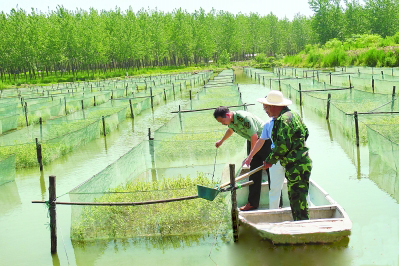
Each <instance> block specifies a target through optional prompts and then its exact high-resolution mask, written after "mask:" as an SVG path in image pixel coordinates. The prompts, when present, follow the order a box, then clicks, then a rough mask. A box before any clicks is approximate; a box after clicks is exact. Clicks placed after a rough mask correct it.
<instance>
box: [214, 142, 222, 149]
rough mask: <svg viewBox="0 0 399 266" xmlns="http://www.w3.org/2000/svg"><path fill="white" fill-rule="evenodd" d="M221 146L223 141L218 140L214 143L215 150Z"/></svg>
mask: <svg viewBox="0 0 399 266" xmlns="http://www.w3.org/2000/svg"><path fill="white" fill-rule="evenodd" d="M222 144H223V141H221V140H219V141H216V145H215V146H216V148H219V147H220V146H222Z"/></svg>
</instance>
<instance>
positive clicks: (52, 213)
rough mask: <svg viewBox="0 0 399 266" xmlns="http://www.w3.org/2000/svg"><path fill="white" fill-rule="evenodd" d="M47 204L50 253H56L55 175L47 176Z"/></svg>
mask: <svg viewBox="0 0 399 266" xmlns="http://www.w3.org/2000/svg"><path fill="white" fill-rule="evenodd" d="M49 184H50V185H49V189H48V190H49V204H50V208H49V211H50V237H51V254H54V253H57V211H56V200H57V193H56V182H55V176H50V177H49Z"/></svg>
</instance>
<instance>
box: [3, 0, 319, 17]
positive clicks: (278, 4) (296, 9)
mask: <svg viewBox="0 0 399 266" xmlns="http://www.w3.org/2000/svg"><path fill="white" fill-rule="evenodd" d="M58 5H62V6H64V7H65V8H66V9H68V10H76V9H85V10H89V8H90V7H93V8H94V9H97V10H113V9H115V7H116V6H118V7H119V8H120V9H121V10H126V9H128V8H129V6H131V7H132V9H133V10H134V11H138V10H140V9H141V8H144V9H148V8H150V9H155V8H157V9H158V10H160V11H164V12H171V11H173V10H174V9H176V8H180V7H181V8H182V9H184V10H187V11H188V12H190V13H192V12H193V11H194V10H199V9H200V8H201V7H202V8H203V9H204V10H205V12H208V11H210V10H211V9H212V8H214V9H216V10H224V11H228V12H230V13H233V14H238V13H240V12H241V13H243V14H249V13H251V12H252V13H258V14H260V15H262V16H264V15H267V14H269V13H270V12H272V13H273V14H274V15H276V16H277V17H278V18H280V19H283V18H285V17H287V18H288V19H289V20H292V19H293V18H294V16H295V15H296V14H298V13H300V14H301V15H305V16H312V15H313V12H312V11H311V10H310V8H309V4H308V0H250V1H249V2H246V1H245V0H229V1H227V0H199V1H193V0H140V1H138V0H83V1H82V0H63V1H60V0H16V1H12V0H11V1H7V0H1V1H0V12H1V11H2V12H4V13H7V14H9V13H10V11H11V9H12V8H16V7H17V6H18V8H22V9H24V10H25V11H27V12H28V13H30V10H31V8H32V7H33V8H34V9H35V10H37V11H41V12H43V13H48V11H49V10H55V9H56V7H57V6H58Z"/></svg>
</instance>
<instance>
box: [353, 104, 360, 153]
mask: <svg viewBox="0 0 399 266" xmlns="http://www.w3.org/2000/svg"><path fill="white" fill-rule="evenodd" d="M353 118H354V119H355V134H356V146H358V147H359V120H358V116H357V111H355V112H354V113H353Z"/></svg>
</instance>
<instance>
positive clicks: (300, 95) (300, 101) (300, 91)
mask: <svg viewBox="0 0 399 266" xmlns="http://www.w3.org/2000/svg"><path fill="white" fill-rule="evenodd" d="M299 105H302V87H301V83H299Z"/></svg>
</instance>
